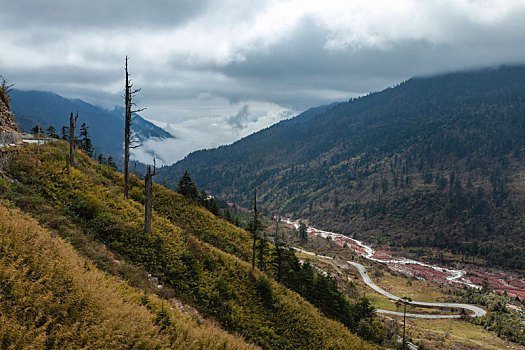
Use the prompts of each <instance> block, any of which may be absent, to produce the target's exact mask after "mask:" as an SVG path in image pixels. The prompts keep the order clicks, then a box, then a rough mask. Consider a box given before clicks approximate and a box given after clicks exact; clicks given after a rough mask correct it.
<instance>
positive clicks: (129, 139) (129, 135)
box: [124, 56, 145, 199]
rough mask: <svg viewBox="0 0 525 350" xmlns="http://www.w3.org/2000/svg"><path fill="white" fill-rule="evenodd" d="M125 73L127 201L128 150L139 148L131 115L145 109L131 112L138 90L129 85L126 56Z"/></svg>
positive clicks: (125, 172) (126, 177)
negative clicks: (132, 126)
mask: <svg viewBox="0 0 525 350" xmlns="http://www.w3.org/2000/svg"><path fill="white" fill-rule="evenodd" d="M125 72H126V87H125V92H124V102H125V105H126V114H125V116H124V120H125V122H124V198H125V199H128V192H129V181H128V179H129V149H130V148H137V147H139V145H137V144H136V143H137V142H138V140H137V139H135V137H134V135H133V132H132V131H131V125H132V124H133V120H132V118H131V116H132V115H133V113H138V112H141V111H143V110H144V109H145V108H141V109H136V110H132V108H133V106H135V103H133V95H134V94H136V93H137V92H139V91H140V89H133V84H132V83H131V79H130V78H129V72H128V56H126V66H125ZM134 144H135V145H134Z"/></svg>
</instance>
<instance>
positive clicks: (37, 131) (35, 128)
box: [31, 125, 42, 135]
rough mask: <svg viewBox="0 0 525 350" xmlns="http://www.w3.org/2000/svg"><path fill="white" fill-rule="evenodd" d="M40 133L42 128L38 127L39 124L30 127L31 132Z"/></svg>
mask: <svg viewBox="0 0 525 350" xmlns="http://www.w3.org/2000/svg"><path fill="white" fill-rule="evenodd" d="M41 133H42V128H41V127H40V125H35V126H34V127H33V128H32V129H31V134H34V135H36V134H41Z"/></svg>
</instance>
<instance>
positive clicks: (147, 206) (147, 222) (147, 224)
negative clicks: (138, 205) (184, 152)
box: [144, 158, 157, 235]
mask: <svg viewBox="0 0 525 350" xmlns="http://www.w3.org/2000/svg"><path fill="white" fill-rule="evenodd" d="M156 173H157V169H156V168H155V158H154V159H153V172H151V167H150V166H149V165H148V166H147V167H146V176H145V177H144V233H145V234H147V235H151V207H152V197H153V180H152V178H153V176H154V175H155V174H156Z"/></svg>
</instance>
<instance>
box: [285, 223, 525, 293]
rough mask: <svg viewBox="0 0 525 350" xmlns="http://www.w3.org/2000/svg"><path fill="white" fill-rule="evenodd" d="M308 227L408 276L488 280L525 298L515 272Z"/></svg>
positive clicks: (471, 283)
mask: <svg viewBox="0 0 525 350" xmlns="http://www.w3.org/2000/svg"><path fill="white" fill-rule="evenodd" d="M281 220H282V222H283V223H284V224H285V225H287V226H288V227H289V228H294V229H298V228H299V223H300V221H301V220H291V219H288V218H284V219H281ZM307 231H308V235H309V236H310V237H321V238H325V239H329V240H331V241H332V242H334V243H335V244H336V245H338V246H340V247H344V248H348V249H349V250H351V251H353V252H355V253H356V254H357V255H358V256H360V257H363V258H365V259H367V260H371V261H375V262H379V263H383V264H385V265H386V266H388V268H390V269H391V270H393V271H395V272H399V273H401V274H404V275H406V276H408V277H414V278H417V279H422V280H425V281H432V282H436V283H439V284H449V285H453V286H456V287H468V288H477V289H481V288H482V286H481V284H482V283H483V281H484V280H485V281H486V282H485V283H487V287H488V288H491V289H493V290H495V291H496V292H497V293H500V294H506V295H508V296H509V297H511V298H519V299H520V300H524V299H525V278H523V277H522V276H520V275H518V274H516V273H513V272H504V271H502V270H498V271H491V270H487V269H483V268H481V267H479V266H465V267H464V268H463V269H454V268H452V267H446V266H437V265H432V264H428V263H424V262H420V261H416V260H413V259H408V258H405V257H403V256H402V255H399V254H396V253H393V252H392V251H391V250H390V249H389V247H383V248H382V249H381V250H377V251H376V250H374V249H373V248H372V247H370V246H369V245H366V244H364V243H363V242H361V241H359V240H356V239H353V238H350V237H347V236H345V235H342V234H340V233H334V232H328V231H323V230H320V229H317V228H314V227H311V226H308V227H307Z"/></svg>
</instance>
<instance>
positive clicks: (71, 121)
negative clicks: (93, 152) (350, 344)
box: [68, 111, 78, 170]
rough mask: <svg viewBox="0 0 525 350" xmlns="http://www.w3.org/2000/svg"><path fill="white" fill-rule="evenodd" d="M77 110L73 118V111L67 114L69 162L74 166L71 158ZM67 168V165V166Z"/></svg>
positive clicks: (73, 160) (73, 147) (73, 148)
mask: <svg viewBox="0 0 525 350" xmlns="http://www.w3.org/2000/svg"><path fill="white" fill-rule="evenodd" d="M77 119H78V111H77V115H76V116H75V118H73V112H71V115H70V116H69V164H70V165H71V166H72V167H74V166H75V159H74V158H73V153H74V150H75V128H76V127H77ZM68 170H69V167H68Z"/></svg>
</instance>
